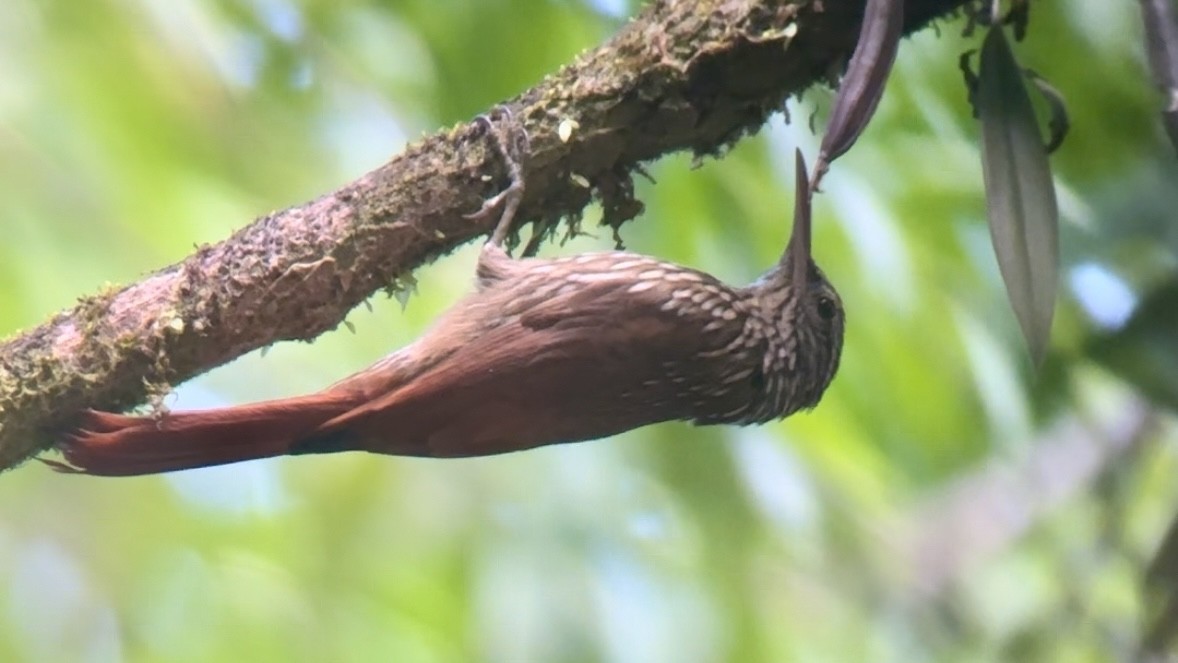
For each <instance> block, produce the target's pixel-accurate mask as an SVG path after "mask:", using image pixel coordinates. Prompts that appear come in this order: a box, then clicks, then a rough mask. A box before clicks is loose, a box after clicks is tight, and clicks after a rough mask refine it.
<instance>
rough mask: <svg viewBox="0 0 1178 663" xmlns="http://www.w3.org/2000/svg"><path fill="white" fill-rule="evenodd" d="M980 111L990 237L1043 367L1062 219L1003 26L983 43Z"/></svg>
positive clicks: (995, 28)
mask: <svg viewBox="0 0 1178 663" xmlns="http://www.w3.org/2000/svg"><path fill="white" fill-rule="evenodd" d="M976 110H977V113H978V117H979V119H980V120H981V122H982V173H983V175H984V176H985V180H986V215H987V217H988V218H989V221H990V237H991V239H992V240H993V242H994V252H995V254H997V256H998V266H999V268H1000V269H1001V271H1002V279H1003V281H1005V282H1006V292H1007V295H1008V297H1009V298H1010V304H1011V307H1012V308H1013V309H1014V313H1015V316H1016V317H1017V318H1018V322H1019V326H1020V327H1021V328H1022V330H1023V335H1024V336H1025V337H1026V339H1027V346H1028V348H1029V350H1030V353H1031V359H1032V360H1033V361H1034V362H1035V364H1036V365H1038V364H1039V363H1040V362H1041V361H1042V360H1043V357H1044V355H1045V354H1046V351H1047V343H1048V340H1049V338H1050V336H1051V319H1052V316H1053V314H1054V311H1055V289H1056V283H1057V280H1058V274H1057V270H1058V263H1059V223H1058V217H1059V212H1058V210H1057V207H1056V203H1055V188H1054V186H1053V184H1052V180H1051V166H1050V164H1049V163H1048V160H1047V151H1046V150H1045V149H1044V147H1043V142H1042V140H1043V139H1042V136H1040V133H1039V127H1038V123H1037V122H1036V119H1035V112H1034V110H1033V109H1032V108H1031V100H1030V97H1029V96H1028V95H1027V89H1026V86H1025V85H1024V84H1023V72H1022V69H1020V68H1019V66H1018V63H1017V62H1015V59H1014V54H1013V53H1012V52H1011V50H1010V45H1009V43H1007V41H1006V36H1005V35H1004V34H1003V30H1002V28H1001V27H998V26H992V27H991V28H990V30H989V33H988V34H987V35H986V40H985V42H984V43H983V44H982V55H981V71H980V73H979V75H978V89H977V95H976Z"/></svg>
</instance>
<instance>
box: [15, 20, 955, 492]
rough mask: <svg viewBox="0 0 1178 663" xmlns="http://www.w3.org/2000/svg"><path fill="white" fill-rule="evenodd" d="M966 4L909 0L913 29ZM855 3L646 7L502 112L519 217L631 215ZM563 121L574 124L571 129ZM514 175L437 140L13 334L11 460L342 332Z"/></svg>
mask: <svg viewBox="0 0 1178 663" xmlns="http://www.w3.org/2000/svg"><path fill="white" fill-rule="evenodd" d="M964 3H965V0H908V3H907V5H906V10H905V13H906V16H907V25H906V26H905V29H906V30H907V31H913V30H916V29H919V28H920V27H923V26H924V25H925V24H927V23H928V22H929V21H930V20H932V19H933V18H934V17H936V16H939V15H942V14H945V13H947V12H949V11H952V10H954V9H956V8H957V7H959V6H961V5H963V4H964ZM862 7H863V3H862V2H857V1H856V2H847V1H840V0H825V1H824V2H819V1H813V2H810V3H808V4H805V5H800V6H795V5H789V4H786V3H785V2H781V1H777V0H761V1H756V0H698V1H696V2H681V1H680V2H677V1H673V0H661V1H657V2H654V3H652V4H651V5H650V6H648V7H647V8H646V10H645V11H644V12H643V13H642V14H641V15H640V16H639V17H637V18H636V19H634V20H633V21H631V22H630V23H629V24H628V25H627V26H626V27H625V28H624V29H623V30H622V31H621V32H619V33H618V34H617V35H616V36H614V37H613V38H612V39H610V40H609V41H608V42H606V43H605V44H604V45H602V46H601V47H599V48H597V49H596V50H594V51H591V52H589V53H587V54H585V55H584V56H582V57H580V58H579V59H578V60H577V61H575V62H574V63H572V64H570V65H568V66H567V67H564V68H563V69H562V70H560V71H559V72H557V73H555V74H553V75H551V76H549V77H548V78H546V79H545V80H544V81H543V82H541V83H540V84H539V85H537V86H536V87H534V88H532V89H531V90H528V91H527V92H525V93H524V94H522V95H520V96H519V97H517V98H515V99H513V100H511V101H510V102H508V103H507V106H508V107H509V108H510V109H511V110H512V112H513V114H514V116H515V118H517V119H518V120H519V121H522V122H524V124H525V126H526V128H527V130H528V132H529V134H530V135H531V136H532V141H531V150H530V154H528V155H527V157H526V158H525V161H524V163H525V176H526V178H527V183H528V188H527V195H526V199H525V200H524V202H523V205H522V207H521V210H520V214H519V218H521V219H526V220H531V221H532V222H533V227H534V228H537V229H538V230H539V231H540V234H541V235H543V234H546V233H547V232H550V231H551V230H552V229H553V228H555V226H556V224H557V223H558V222H559V220H560V219H562V218H566V217H575V216H576V215H577V214H579V213H580V211H581V210H582V209H583V208H584V207H585V205H586V204H588V202H589V201H590V199H591V197H592V196H593V195H596V196H598V197H599V198H600V199H601V201H602V203H603V207H604V209H605V220H606V222H607V223H609V224H611V225H614V226H616V225H618V224H620V223H622V222H624V221H626V220H628V219H630V218H632V217H634V216H635V215H637V214H638V213H639V212H640V211H641V207H642V206H641V203H639V202H638V201H636V200H634V198H633V197H632V184H631V180H630V173H631V172H632V171H633V170H634V169H635V168H637V167H639V165H640V164H641V163H642V162H644V161H647V160H650V159H654V158H656V157H659V156H661V155H663V154H667V153H670V152H674V151H678V150H684V149H690V150H693V151H694V152H695V153H696V154H716V153H718V152H719V150H720V149H721V148H723V147H724V146H726V145H729V144H731V143H733V142H735V141H736V140H738V139H739V138H740V137H742V136H744V135H746V134H748V133H750V132H753V131H755V130H757V129H758V128H759V127H760V126H761V125H762V124H763V123H764V122H765V120H766V119H767V118H768V116H769V115H770V114H771V113H772V112H773V111H776V110H778V109H779V108H781V106H782V104H783V102H784V99H785V98H786V96H787V95H790V94H796V93H798V92H800V91H802V90H804V89H805V88H807V87H808V86H810V85H812V84H814V83H815V82H818V81H821V80H823V79H824V77H825V76H826V75H827V73H828V72H830V71H835V70H836V67H837V66H838V65H839V64H840V63H841V62H843V61H845V60H846V58H847V57H848V56H849V54H850V52H851V50H852V49H853V47H854V41H855V39H856V36H857V34H858V23H859V20H860V16H861V14H862ZM791 25H793V26H796V33H795V32H794V28H790V29H789V30H787V27H788V26H791ZM790 35H792V36H790ZM570 120H571V121H575V123H576V124H571V123H570V122H568V121H570ZM562 122H563V123H564V124H565V127H566V129H567V128H568V127H575V128H574V129H573V131H572V133H571V135H569V136H567V140H562V139H561V137H560V135H559V133H558V131H557V128H558V127H559V126H560V125H561V124H562ZM505 180H506V174H505V172H504V170H503V166H502V164H500V163H499V162H498V160H497V159H496V158H495V152H494V150H493V149H491V145H490V142H489V141H488V139H487V138H486V137H484V136H483V135H482V132H481V131H480V130H479V129H477V128H476V125H473V124H472V125H465V126H459V127H457V128H454V129H452V130H450V131H445V132H440V133H437V134H435V135H433V136H430V137H428V138H426V139H424V140H422V141H421V142H419V143H417V144H414V145H412V146H410V147H409V148H407V149H406V150H405V151H404V152H403V153H402V154H401V155H399V156H397V157H395V158H394V159H392V160H391V161H389V162H388V163H387V164H385V165H383V166H381V167H380V168H377V169H376V170H374V171H372V172H370V173H368V174H367V175H364V176H363V177H361V178H359V179H357V180H356V181H354V182H351V183H349V184H346V185H344V186H343V187H341V188H340V189H338V190H337V191H334V192H332V193H329V194H327V195H325V196H323V197H321V198H318V199H317V200H314V201H311V202H309V203H306V204H304V205H299V206H296V207H291V208H289V209H286V210H283V211H280V212H275V213H273V214H270V215H267V216H264V217H261V218H259V219H257V220H256V221H254V222H253V223H252V224H250V225H248V226H246V227H245V228H243V229H241V230H240V231H238V232H236V233H234V235H233V236H232V237H230V238H228V239H226V240H224V241H223V242H220V243H219V244H216V245H213V246H204V247H201V248H199V249H198V250H197V251H196V252H195V253H193V254H192V255H190V256H188V257H187V258H186V259H184V260H183V261H182V262H180V263H178V264H175V265H172V266H171V267H167V268H165V269H162V270H160V271H158V272H156V273H154V274H151V275H150V276H148V277H146V278H144V279H143V280H141V281H139V282H138V283H134V284H131V285H128V286H126V287H123V288H120V289H114V290H107V291H103V292H100V293H98V294H96V295H92V296H89V297H85V298H83V299H82V300H81V301H80V302H79V303H78V305H77V306H76V307H74V308H73V309H72V310H70V311H65V312H62V313H59V314H58V315H56V316H54V317H53V318H52V319H51V320H49V321H48V322H45V323H44V324H42V325H40V326H39V327H37V328H35V329H32V330H29V331H27V332H24V333H22V334H18V335H15V336H13V337H11V338H9V339H7V340H6V341H4V342H3V343H2V344H0V469H6V468H10V467H13V466H15V465H16V464H18V463H20V462H21V461H23V460H24V459H26V458H28V457H29V456H31V455H32V454H34V453H36V452H37V451H39V450H41V449H44V448H46V447H48V446H49V445H50V444H51V443H52V442H53V439H54V436H55V434H57V433H59V432H60V431H61V430H62V429H64V428H66V427H68V426H69V424H70V422H71V419H72V417H73V416H74V415H75V414H76V413H77V412H78V411H79V410H81V409H83V408H87V407H93V408H100V409H120V408H125V407H128V406H131V405H134V404H136V403H140V402H143V401H144V400H145V399H147V398H149V397H151V396H153V395H159V394H162V393H164V392H166V391H167V390H168V389H170V385H172V384H175V383H178V382H182V381H184V380H188V379H190V378H192V377H194V376H196V375H198V374H200V373H202V372H204V371H207V370H209V369H211V368H213V367H216V366H219V365H221V364H224V363H226V362H228V361H230V360H232V359H234V358H236V357H238V356H240V355H242V354H245V353H247V352H249V351H251V350H254V349H257V348H260V347H263V346H266V345H269V344H271V343H274V342H276V341H281V340H289V339H303V340H307V339H312V338H314V337H316V336H318V335H319V334H321V333H323V332H325V331H327V330H330V329H333V328H334V327H336V326H337V325H338V324H339V323H340V321H342V320H343V319H344V317H345V315H346V314H347V313H348V311H349V310H350V309H352V308H353V307H354V306H356V305H357V304H359V303H360V302H362V301H364V300H365V299H366V298H367V297H369V296H371V295H372V294H373V293H374V292H376V291H377V290H380V289H382V288H395V287H397V284H398V283H399V280H400V279H402V278H403V277H405V276H406V275H408V274H409V273H410V272H411V271H412V270H413V269H415V268H416V267H418V266H420V265H422V264H424V263H426V262H429V261H431V260H433V259H435V258H437V257H438V256H441V255H444V254H446V253H448V252H449V251H452V250H453V249H454V248H455V247H457V246H459V245H460V244H462V243H464V242H467V241H469V240H470V239H472V238H474V237H477V236H479V235H481V234H483V233H485V232H486V231H487V230H488V228H486V227H483V226H482V225H480V224H479V223H477V222H474V221H471V220H470V219H467V218H466V217H465V216H464V214H467V213H470V212H472V211H474V210H477V209H478V208H479V205H480V204H481V201H482V200H483V199H484V198H486V197H488V196H489V195H492V194H493V193H494V192H495V191H496V190H497V189H498V188H499V187H501V186H503V185H504V182H505ZM585 183H588V186H586V185H585Z"/></svg>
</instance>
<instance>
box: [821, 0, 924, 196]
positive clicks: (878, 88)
mask: <svg viewBox="0 0 1178 663" xmlns="http://www.w3.org/2000/svg"><path fill="white" fill-rule="evenodd" d="M903 28H904V2H903V0H867V6H866V7H865V8H864V10H863V25H862V27H860V28H859V43H858V44H856V45H855V52H854V53H853V54H851V63H850V64H849V65H847V74H846V76H843V81H842V83H841V84H840V85H839V89H838V94H837V95H836V96H835V99H834V110H833V111H832V112H831V114H830V122H829V124H828V126H827V128H826V135H824V136H823V137H822V147H821V148H820V149H819V151H818V160H817V162H816V163H815V164H814V179H813V180H812V184H811V186H810V188H811V189H817V188H818V183H819V182H820V181H821V180H822V176H823V175H825V174H826V171H827V169H828V168H829V167H830V164H831V163H833V162H834V160H835V159H837V158H839V157H840V156H842V155H843V154H844V153H846V151H847V150H849V149H851V146H852V145H854V144H855V140H856V139H858V138H859V134H861V133H863V129H865V128H866V127H867V123H868V122H870V121H871V116H872V115H874V114H875V109H876V107H877V106H879V100H880V98H881V97H883V91H884V85H885V84H886V83H887V81H888V74H889V73H891V71H892V64H893V63H894V62H895V61H896V50H897V49H898V48H899V46H900V36H901V35H902V34H903Z"/></svg>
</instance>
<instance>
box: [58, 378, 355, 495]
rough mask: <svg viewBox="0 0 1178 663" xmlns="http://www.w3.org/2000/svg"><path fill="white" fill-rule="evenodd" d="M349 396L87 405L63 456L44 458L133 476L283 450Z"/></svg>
mask: <svg viewBox="0 0 1178 663" xmlns="http://www.w3.org/2000/svg"><path fill="white" fill-rule="evenodd" d="M351 400H352V399H349V398H346V397H340V396H333V395H331V394H329V393H320V394H315V395H311V396H304V397H300V398H291V399H284V400H276V401H269V402H263V403H256V404H252V405H241V406H237V407H228V408H219V409H214V410H205V411H196V412H179V413H175V414H168V415H165V416H163V417H161V418H154V417H133V416H127V415H121V414H112V413H109V412H98V411H94V410H87V411H86V412H84V413H83V414H82V418H81V423H80V425H79V427H78V430H77V431H76V432H74V433H73V434H72V435H70V436H68V437H67V438H66V439H65V440H64V441H63V442H62V443H61V444H60V449H61V452H62V455H63V456H65V462H64V463H62V462H59V461H51V460H44V459H43V460H44V462H45V463H47V464H48V465H50V466H51V467H53V468H54V469H55V470H58V471H62V472H74V473H81V474H94V475H100V476H133V475H139V474H155V473H158V472H173V471H176V470H186V469H192V468H197V467H209V466H212V465H223V464H226V463H235V462H238V461H243V460H254V459H258V458H269V457H272V456H281V455H284V454H286V453H287V452H289V451H290V449H291V445H292V443H294V441H295V440H297V439H299V438H300V437H301V436H303V435H305V434H307V433H308V432H309V431H312V430H314V429H315V427H317V426H318V425H320V424H321V423H323V422H324V421H327V420H328V419H331V418H332V417H335V416H338V415H339V414H341V413H343V412H345V411H347V410H348V409H349V408H350V407H351V406H352V405H353V404H354V403H351Z"/></svg>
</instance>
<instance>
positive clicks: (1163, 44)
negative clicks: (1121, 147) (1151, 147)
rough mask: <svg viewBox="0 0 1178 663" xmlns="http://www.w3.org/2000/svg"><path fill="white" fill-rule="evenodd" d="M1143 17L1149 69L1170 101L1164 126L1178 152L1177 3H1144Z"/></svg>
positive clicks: (1164, 0)
mask: <svg viewBox="0 0 1178 663" xmlns="http://www.w3.org/2000/svg"><path fill="white" fill-rule="evenodd" d="M1141 18H1142V20H1143V21H1144V22H1145V52H1146V55H1147V56H1148V57H1149V67H1150V69H1152V70H1153V78H1154V82H1155V83H1157V86H1158V87H1159V88H1161V90H1162V93H1163V94H1165V95H1166V100H1167V101H1166V108H1165V110H1163V111H1162V124H1163V126H1165V128H1166V133H1167V134H1168V135H1169V136H1170V144H1171V145H1173V146H1174V149H1175V150H1178V15H1175V12H1174V3H1173V0H1141Z"/></svg>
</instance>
